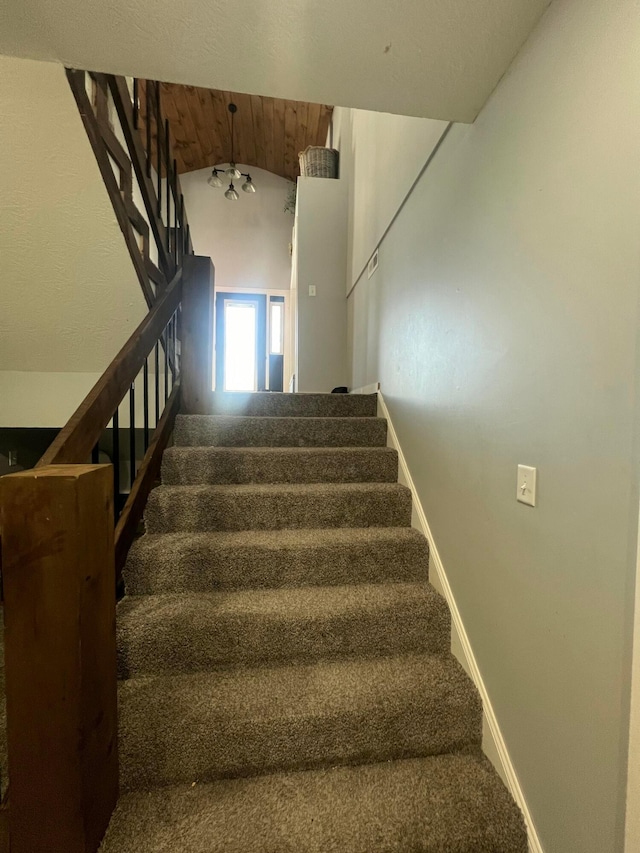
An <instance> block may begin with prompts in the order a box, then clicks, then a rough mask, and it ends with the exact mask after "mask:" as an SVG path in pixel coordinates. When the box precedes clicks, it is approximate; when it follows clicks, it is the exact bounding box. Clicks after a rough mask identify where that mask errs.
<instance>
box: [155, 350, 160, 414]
mask: <svg viewBox="0 0 640 853" xmlns="http://www.w3.org/2000/svg"><path fill="white" fill-rule="evenodd" d="M158 347H159V343H158V341H156V346H155V370H156V426H158V421H159V420H160V353H159V351H158Z"/></svg>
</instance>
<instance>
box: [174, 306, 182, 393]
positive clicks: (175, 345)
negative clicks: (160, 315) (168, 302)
mask: <svg viewBox="0 0 640 853" xmlns="http://www.w3.org/2000/svg"><path fill="white" fill-rule="evenodd" d="M178 376H180V370H179V368H178V312H177V311H176V313H175V314H174V315H173V381H174V382H175V381H176V379H177V378H178Z"/></svg>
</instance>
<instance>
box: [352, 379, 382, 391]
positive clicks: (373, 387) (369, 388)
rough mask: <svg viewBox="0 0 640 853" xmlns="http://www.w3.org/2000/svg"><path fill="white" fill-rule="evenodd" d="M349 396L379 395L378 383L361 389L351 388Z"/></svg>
mask: <svg viewBox="0 0 640 853" xmlns="http://www.w3.org/2000/svg"><path fill="white" fill-rule="evenodd" d="M349 393H350V394H379V393H380V383H379V382H372V383H371V385H363V386H362V388H352V389H351V390H350V391H349Z"/></svg>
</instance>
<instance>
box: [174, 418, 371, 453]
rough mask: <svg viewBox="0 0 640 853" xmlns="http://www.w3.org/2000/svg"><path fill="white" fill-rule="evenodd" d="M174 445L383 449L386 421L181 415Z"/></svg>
mask: <svg viewBox="0 0 640 853" xmlns="http://www.w3.org/2000/svg"><path fill="white" fill-rule="evenodd" d="M174 443H175V444H176V445H178V446H187V447H204V446H216V447H384V446H386V443H387V422H386V421H385V420H384V419H383V418H374V417H370V418H317V417H292V418H289V417H284V418H277V417H276V418H273V417H242V416H235V415H234V416H227V415H178V417H177V418H176V424H175V431H174Z"/></svg>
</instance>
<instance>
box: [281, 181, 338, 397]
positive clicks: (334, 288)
mask: <svg viewBox="0 0 640 853" xmlns="http://www.w3.org/2000/svg"><path fill="white" fill-rule="evenodd" d="M295 230H296V261H295V271H294V279H295V287H296V291H295V304H296V306H297V336H296V342H297V366H296V390H297V391H304V392H323V391H325V392H328V391H331V390H332V389H333V388H335V387H336V386H338V385H347V384H348V383H347V377H348V366H347V311H346V308H347V300H346V295H345V274H346V263H347V184H346V182H345V181H342V180H334V179H332V178H307V177H304V178H303V177H301V178H298V203H297V205H296V228H295ZM310 286H314V287H315V288H316V295H315V296H310V295H309V287H310Z"/></svg>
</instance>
